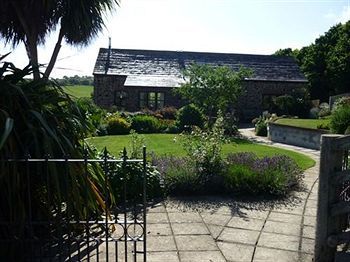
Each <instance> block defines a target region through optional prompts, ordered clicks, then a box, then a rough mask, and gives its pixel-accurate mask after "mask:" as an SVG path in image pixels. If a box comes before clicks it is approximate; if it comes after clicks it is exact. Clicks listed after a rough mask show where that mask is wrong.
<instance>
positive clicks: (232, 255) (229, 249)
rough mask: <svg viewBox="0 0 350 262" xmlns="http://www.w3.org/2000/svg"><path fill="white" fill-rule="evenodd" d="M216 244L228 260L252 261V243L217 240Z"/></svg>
mask: <svg viewBox="0 0 350 262" xmlns="http://www.w3.org/2000/svg"><path fill="white" fill-rule="evenodd" d="M218 246H219V248H220V250H221V252H222V254H223V255H224V257H225V258H226V259H227V260H229V261H241V262H248V261H249V262H251V261H252V257H253V253H254V245H251V246H249V245H242V244H236V243H227V242H218Z"/></svg>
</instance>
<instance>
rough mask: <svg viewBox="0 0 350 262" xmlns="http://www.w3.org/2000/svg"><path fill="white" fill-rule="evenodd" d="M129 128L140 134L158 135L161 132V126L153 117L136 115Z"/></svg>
mask: <svg viewBox="0 0 350 262" xmlns="http://www.w3.org/2000/svg"><path fill="white" fill-rule="evenodd" d="M131 128H132V129H134V130H135V131H136V132H137V133H141V134H148V133H158V132H160V131H161V124H160V122H159V120H158V119H157V118H156V117H154V116H147V115H136V116H134V117H133V118H132V122H131Z"/></svg>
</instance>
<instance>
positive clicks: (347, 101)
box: [333, 96, 350, 109]
mask: <svg viewBox="0 0 350 262" xmlns="http://www.w3.org/2000/svg"><path fill="white" fill-rule="evenodd" d="M344 105H350V96H343V97H341V98H339V99H337V101H336V102H335V103H334V106H333V108H334V109H336V108H337V107H342V106H344Z"/></svg>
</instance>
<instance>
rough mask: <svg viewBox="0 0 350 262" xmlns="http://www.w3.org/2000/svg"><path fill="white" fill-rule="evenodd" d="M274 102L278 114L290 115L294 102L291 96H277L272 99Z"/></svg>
mask: <svg viewBox="0 0 350 262" xmlns="http://www.w3.org/2000/svg"><path fill="white" fill-rule="evenodd" d="M274 102H275V104H276V106H277V110H278V113H279V114H285V115H290V114H291V112H292V110H293V106H294V104H295V100H294V98H293V97H292V96H291V95H283V96H278V97H276V98H275V99H274Z"/></svg>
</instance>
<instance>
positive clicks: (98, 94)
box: [94, 75, 185, 112]
mask: <svg viewBox="0 0 350 262" xmlns="http://www.w3.org/2000/svg"><path fill="white" fill-rule="evenodd" d="M125 79H126V77H125V76H124V77H120V76H111V75H95V78H94V83H95V87H94V101H95V103H96V104H97V105H99V106H101V107H103V108H109V107H111V106H115V105H116V94H117V92H118V91H123V92H125V94H126V97H125V98H124V99H123V107H124V109H125V110H127V111H130V112H135V111H139V110H140V107H139V97H140V92H163V93H164V106H174V107H176V108H179V107H181V106H183V105H184V103H185V101H184V100H181V99H180V97H179V96H177V95H175V94H174V93H173V91H172V89H173V88H171V87H156V88H154V87H139V86H128V87H124V82H125Z"/></svg>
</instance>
